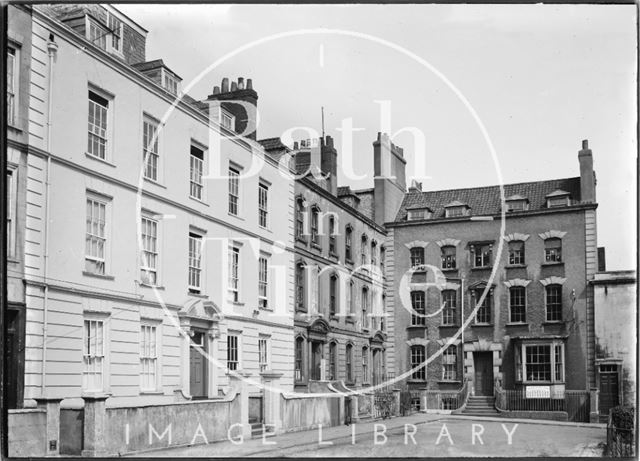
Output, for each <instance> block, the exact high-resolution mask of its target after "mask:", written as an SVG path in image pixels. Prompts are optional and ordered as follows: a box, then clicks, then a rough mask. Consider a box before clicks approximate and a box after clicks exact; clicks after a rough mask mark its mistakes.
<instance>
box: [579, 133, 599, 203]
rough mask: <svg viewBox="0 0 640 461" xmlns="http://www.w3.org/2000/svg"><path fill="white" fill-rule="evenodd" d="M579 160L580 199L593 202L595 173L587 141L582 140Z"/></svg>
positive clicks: (594, 198)
mask: <svg viewBox="0 0 640 461" xmlns="http://www.w3.org/2000/svg"><path fill="white" fill-rule="evenodd" d="M578 161H579V162H580V201H581V202H583V203H595V201H596V174H595V172H594V171H593V154H592V153H591V149H589V141H588V140H587V139H585V140H583V141H582V149H581V150H580V152H578Z"/></svg>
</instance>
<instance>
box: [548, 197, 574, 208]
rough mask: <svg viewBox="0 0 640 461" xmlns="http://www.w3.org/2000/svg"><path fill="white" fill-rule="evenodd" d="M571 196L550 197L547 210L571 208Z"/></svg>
mask: <svg viewBox="0 0 640 461" xmlns="http://www.w3.org/2000/svg"><path fill="white" fill-rule="evenodd" d="M569 205H570V202H569V196H568V195H564V196H560V197H550V198H548V199H547V208H559V207H563V206H569Z"/></svg>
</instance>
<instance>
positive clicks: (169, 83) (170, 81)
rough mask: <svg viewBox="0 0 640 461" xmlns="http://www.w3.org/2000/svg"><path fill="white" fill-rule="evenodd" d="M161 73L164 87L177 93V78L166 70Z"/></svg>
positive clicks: (172, 92)
mask: <svg viewBox="0 0 640 461" xmlns="http://www.w3.org/2000/svg"><path fill="white" fill-rule="evenodd" d="M163 74H164V81H163V86H164V89H165V90H167V91H168V92H169V93H171V94H175V95H177V94H178V80H177V79H176V78H175V77H174V76H172V75H170V74H169V73H168V72H167V71H164V72H163Z"/></svg>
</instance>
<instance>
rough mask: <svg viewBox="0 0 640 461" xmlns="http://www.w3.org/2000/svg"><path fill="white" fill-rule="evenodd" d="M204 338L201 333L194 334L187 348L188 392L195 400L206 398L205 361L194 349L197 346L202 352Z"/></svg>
mask: <svg viewBox="0 0 640 461" xmlns="http://www.w3.org/2000/svg"><path fill="white" fill-rule="evenodd" d="M204 337H205V335H204V333H203V332H195V333H194V335H193V337H192V338H191V345H190V347H189V390H190V393H191V396H192V397H193V398H195V399H197V398H200V399H202V398H206V397H207V392H206V375H207V373H206V371H207V361H206V360H205V357H204V356H203V355H202V354H201V353H200V351H198V349H196V348H195V347H194V346H195V345H197V346H200V348H201V349H202V350H204V349H205V346H204Z"/></svg>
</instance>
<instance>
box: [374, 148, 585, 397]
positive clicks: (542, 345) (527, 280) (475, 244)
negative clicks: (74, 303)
mask: <svg viewBox="0 0 640 461" xmlns="http://www.w3.org/2000/svg"><path fill="white" fill-rule="evenodd" d="M578 157H579V164H580V176H579V177H573V178H566V179H555V180H545V181H536V182H528V183H520V184H506V185H504V198H505V206H506V209H505V223H504V224H505V230H504V235H501V232H500V229H501V224H502V222H501V209H502V202H501V191H500V187H499V186H497V185H495V186H488V187H477V188H469V189H455V190H442V191H422V190H420V185H419V184H414V185H413V186H412V188H410V190H409V192H408V193H407V194H406V196H405V198H404V201H403V203H402V206H401V208H400V211H399V213H398V215H397V217H396V219H395V220H394V222H392V223H388V224H387V228H388V229H389V234H391V235H392V239H393V254H394V259H395V271H394V273H393V276H392V280H390V281H389V283H390V285H391V286H392V290H393V300H392V303H393V306H391V307H390V309H393V312H394V315H395V322H394V323H393V325H392V329H390V331H389V335H390V336H391V337H393V338H394V348H393V352H392V353H393V354H394V355H395V363H396V370H395V372H396V375H397V376H403V377H404V378H406V383H407V384H408V386H409V388H410V389H416V390H417V389H430V390H456V389H460V388H461V387H462V385H463V383H464V382H465V381H466V382H468V383H469V385H470V386H471V394H472V395H475V396H493V394H494V385H495V382H496V381H499V382H500V383H501V386H502V387H504V388H505V389H523V388H525V387H530V388H531V387H532V386H544V387H545V388H546V390H545V392H548V393H549V394H550V395H552V396H556V397H557V396H561V395H563V393H564V391H565V390H584V389H589V388H593V387H595V374H594V366H593V360H594V315H593V313H594V310H593V288H592V286H591V285H589V283H588V282H589V281H590V280H591V279H592V278H593V276H594V274H595V272H596V270H597V266H596V263H597V249H596V208H597V204H596V195H595V175H594V172H593V160H592V153H591V150H590V149H589V148H588V145H587V141H584V142H583V147H582V149H581V150H580V152H579V155H578ZM425 360H427V361H428V365H427V366H422V364H423V363H424V362H425ZM414 404H415V405H416V406H417V405H419V402H414ZM445 406H446V405H445Z"/></svg>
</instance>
